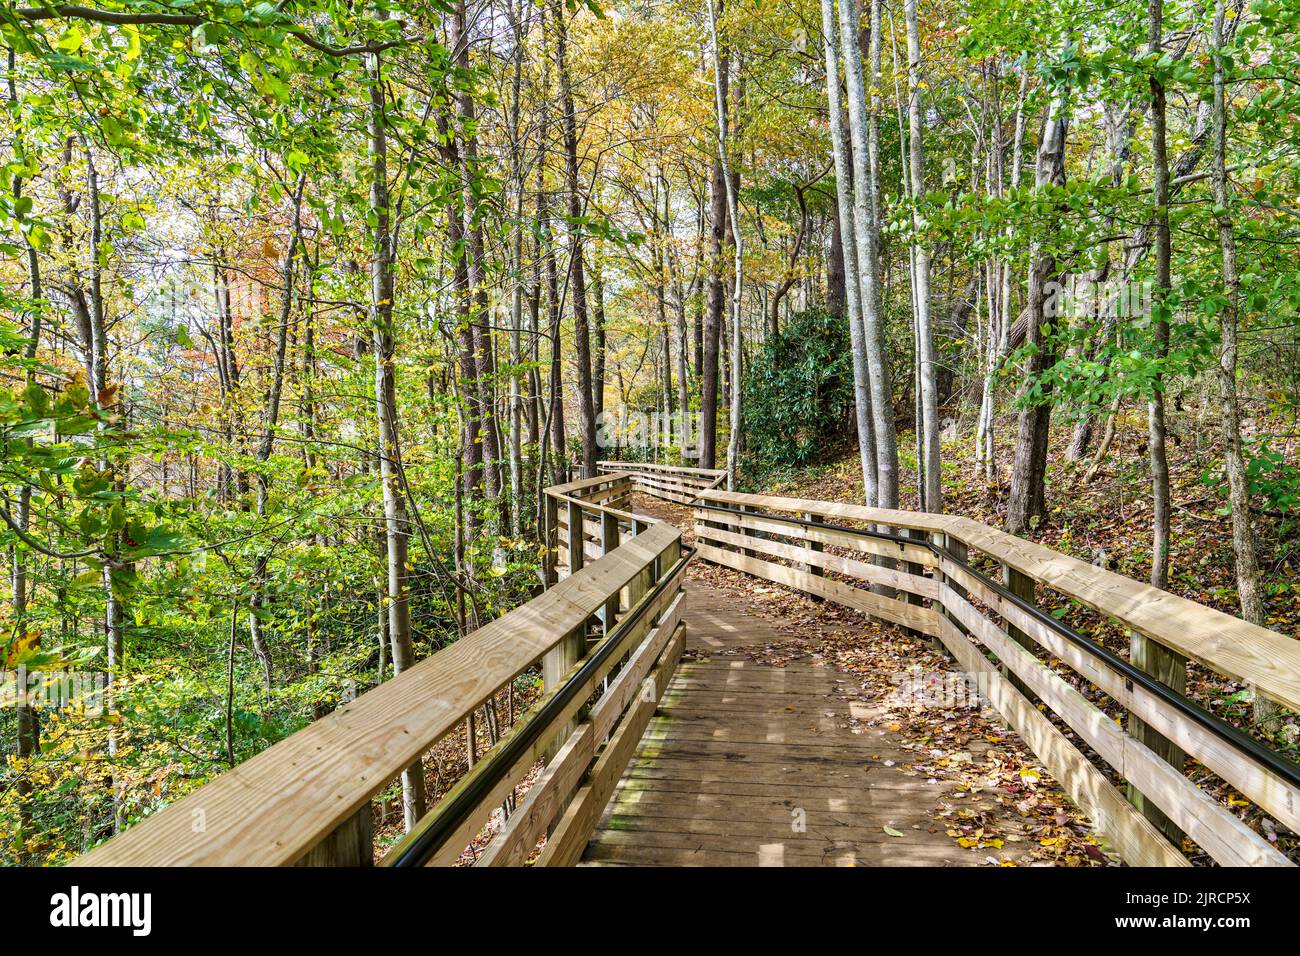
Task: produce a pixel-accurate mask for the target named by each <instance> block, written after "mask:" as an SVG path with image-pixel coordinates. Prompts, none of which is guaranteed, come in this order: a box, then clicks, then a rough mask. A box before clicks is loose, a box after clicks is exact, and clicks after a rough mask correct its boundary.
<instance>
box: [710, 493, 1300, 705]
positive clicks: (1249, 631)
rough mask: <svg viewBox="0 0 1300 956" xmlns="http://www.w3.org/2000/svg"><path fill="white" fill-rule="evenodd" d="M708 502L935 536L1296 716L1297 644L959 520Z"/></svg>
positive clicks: (736, 500) (803, 505)
mask: <svg viewBox="0 0 1300 956" xmlns="http://www.w3.org/2000/svg"><path fill="white" fill-rule="evenodd" d="M700 498H701V499H703V500H704V501H708V502H716V503H722V504H727V505H743V506H745V507H747V508H751V509H755V510H761V509H770V510H773V511H785V512H792V513H796V514H815V515H819V516H821V517H823V518H839V519H844V520H848V521H860V522H865V523H871V524H885V525H890V526H891V527H895V528H905V529H908V530H914V531H922V532H926V533H927V534H929V533H935V532H937V533H940V534H945V535H948V536H950V537H952V538H956V539H958V540H960V541H962V542H963V543H965V544H966V545H967V546H968V547H970V548H976V549H978V550H979V551H981V552H983V553H984V554H986V555H988V556H989V557H991V558H993V559H995V560H997V561H1000V562H1002V563H1004V564H1006V565H1008V566H1010V567H1012V568H1014V569H1016V570H1017V571H1019V572H1020V573H1022V574H1025V575H1027V576H1028V577H1030V578H1033V579H1034V580H1035V581H1038V582H1039V583H1041V584H1044V585H1046V586H1047V587H1050V588H1051V589H1053V590H1054V591H1057V592H1058V593H1060V594H1063V595H1065V596H1066V597H1069V598H1071V599H1073V600H1075V601H1078V602H1079V603H1080V604H1083V605H1086V606H1087V607H1090V608H1092V609H1093V610H1095V611H1098V612H1100V613H1102V614H1105V615H1107V616H1108V617H1111V618H1114V619H1115V620H1116V621H1118V622H1120V623H1121V624H1124V625H1126V626H1128V627H1131V628H1133V629H1134V630H1136V631H1138V632H1140V633H1142V634H1144V635H1146V636H1147V637H1150V638H1152V639H1153V640H1156V641H1158V642H1160V643H1161V644H1164V645H1166V646H1168V647H1171V648H1173V649H1174V650H1176V651H1178V652H1180V653H1182V654H1184V655H1186V656H1188V657H1191V658H1193V659H1195V660H1197V661H1199V662H1200V663H1202V664H1204V665H1205V666H1206V667H1208V668H1210V669H1211V670H1214V671H1217V672H1218V673H1220V674H1223V675H1224V676H1226V677H1229V678H1231V679H1233V680H1237V681H1242V682H1245V683H1249V684H1253V685H1254V686H1255V687H1256V688H1258V690H1259V691H1260V692H1261V693H1263V694H1264V695H1265V696H1266V697H1269V698H1271V699H1273V700H1276V701H1278V702H1280V703H1282V704H1285V705H1286V706H1288V707H1290V708H1291V709H1293V710H1300V641H1296V640H1295V639H1293V638H1289V637H1286V636H1285V635H1282V634H1279V633H1277V632H1276V631H1270V630H1268V629H1267V628H1263V627H1259V626H1258V625H1255V624H1251V623H1249V622H1247V621H1243V620H1242V619H1241V618H1239V617H1234V616H1233V615H1231V614H1225V613H1223V612H1222V611H1216V610H1214V609H1213V608H1209V607H1206V606H1205V605H1203V604H1197V603H1196V602H1195V601H1189V600H1188V599H1186V598H1182V597H1179V596H1178V595H1176V594H1170V593H1169V592H1168V591H1162V590H1160V589H1159V588H1154V587H1152V586H1151V585H1149V584H1144V583H1142V582H1140V581H1135V580H1133V579H1132V578H1127V577H1124V576H1123V575H1121V574H1116V573H1115V572H1113V571H1107V570H1106V569H1104V568H1099V567H1097V566H1095V565H1092V564H1089V563H1088V562H1086V561H1081V560H1079V559H1078V558H1072V557H1070V556H1069V555H1065V554H1061V553H1060V552H1058V551H1053V550H1051V549H1050V548H1046V547H1043V546H1042V545H1040V544H1035V543H1033V542H1032V541H1026V540H1025V539H1023V538H1017V537H1016V536H1014V535H1011V534H1008V533H1006V532H1005V531H1000V530H998V529H996V528H990V527H989V526H988V525H985V524H983V523H981V522H978V521H974V520H972V519H970V518H964V517H960V516H958V515H939V514H928V513H924V512H913V511H894V510H888V509H883V508H869V507H867V506H865V505H851V504H841V503H838V502H828V501H817V500H813V499H807V498H785V497H775V496H772V495H753V494H742V493H739V492H728V491H704V492H701V493H700Z"/></svg>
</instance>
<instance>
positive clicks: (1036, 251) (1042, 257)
mask: <svg viewBox="0 0 1300 956" xmlns="http://www.w3.org/2000/svg"><path fill="white" fill-rule="evenodd" d="M1065 108H1066V107H1065V102H1064V100H1063V99H1062V98H1061V97H1060V96H1059V95H1058V96H1057V97H1055V98H1053V100H1052V103H1051V106H1050V107H1049V108H1048V115H1047V120H1046V122H1045V123H1044V125H1043V133H1042V138H1041V140H1040V141H1039V144H1038V161H1037V171H1036V175H1035V185H1036V187H1037V188H1038V189H1039V190H1043V189H1046V188H1047V187H1049V186H1063V185H1065V138H1066V133H1067V132H1068V129H1069V119H1068V117H1067V116H1066V114H1065ZM1058 279H1059V276H1058V274H1057V265H1056V257H1055V255H1054V254H1053V253H1052V252H1051V251H1050V245H1049V243H1048V242H1044V241H1041V240H1040V241H1036V242H1035V243H1034V245H1033V248H1032V250H1031V253H1030V265H1029V308H1028V312H1029V314H1030V315H1031V316H1032V317H1033V321H1031V322H1030V323H1029V326H1028V336H1029V337H1028V339H1027V341H1028V342H1029V343H1030V346H1031V354H1030V356H1029V359H1028V360H1027V361H1026V363H1025V368H1024V381H1023V383H1022V385H1021V397H1022V398H1023V397H1025V396H1027V395H1028V394H1029V391H1030V389H1032V388H1033V386H1034V384H1035V383H1036V382H1037V381H1038V379H1039V377H1040V376H1041V375H1042V374H1043V372H1044V371H1046V370H1047V369H1048V368H1049V367H1050V366H1051V365H1052V362H1053V359H1052V356H1051V355H1050V353H1049V350H1050V348H1051V344H1052V338H1053V334H1054V317H1055V311H1056V310H1055V308H1054V304H1053V299H1052V296H1051V295H1050V289H1049V285H1050V284H1051V283H1053V282H1056V281H1058ZM1051 415H1052V406H1051V402H1050V399H1049V396H1048V395H1044V396H1043V397H1042V398H1041V399H1040V400H1039V401H1037V402H1035V403H1034V404H1032V405H1026V407H1024V408H1022V409H1021V410H1020V418H1019V422H1018V425H1017V430H1016V446H1015V457H1014V460H1013V462H1012V470H1011V491H1010V494H1009V496H1008V499H1007V530H1009V531H1010V532H1011V533H1012V534H1023V533H1024V532H1025V531H1027V530H1028V529H1029V526H1030V522H1031V520H1032V519H1034V518H1042V517H1043V516H1044V515H1045V514H1046V509H1047V504H1046V492H1045V488H1044V484H1045V481H1046V476H1047V442H1048V432H1049V429H1050V427H1051Z"/></svg>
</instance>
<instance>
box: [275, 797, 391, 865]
mask: <svg viewBox="0 0 1300 956" xmlns="http://www.w3.org/2000/svg"><path fill="white" fill-rule="evenodd" d="M374 863H375V847H374V833H373V820H372V819H371V808H370V804H369V803H367V804H365V805H364V806H363V807H362V808H361V809H360V810H358V811H357V812H356V813H354V814H352V816H350V817H348V818H347V819H346V820H344V821H343V822H342V823H340V824H339V825H338V826H337V827H336V828H335V829H334V830H333V832H331V833H330V834H329V836H327V837H325V839H323V840H321V841H320V842H319V843H317V844H316V845H315V846H314V847H312V848H311V849H310V850H308V851H307V853H306V855H304V856H303V857H302V859H300V860H298V862H297V863H295V864H294V866H363V867H364V866H374Z"/></svg>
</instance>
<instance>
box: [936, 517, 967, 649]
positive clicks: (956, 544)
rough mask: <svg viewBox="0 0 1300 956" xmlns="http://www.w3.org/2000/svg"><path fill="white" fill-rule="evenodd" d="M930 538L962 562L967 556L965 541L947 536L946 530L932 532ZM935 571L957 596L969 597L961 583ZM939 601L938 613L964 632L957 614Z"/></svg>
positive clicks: (964, 629) (940, 579)
mask: <svg viewBox="0 0 1300 956" xmlns="http://www.w3.org/2000/svg"><path fill="white" fill-rule="evenodd" d="M930 540H931V541H933V542H934V543H935V545H937V546H938V547H940V548H943V549H944V550H946V551H947V552H948V553H949V554H951V555H952V556H953V557H954V558H956V559H958V560H959V561H962V562H963V563H964V562H965V561H966V558H967V557H968V556H969V551H968V550H967V548H966V542H965V541H958V540H957V539H956V538H953V537H951V536H949V535H948V534H947V533H946V532H943V531H935V532H932V533H931V535H930ZM935 573H936V574H937V575H938V578H939V581H940V582H941V583H943V584H946V585H947V586H948V587H949V588H951V589H952V590H953V591H956V592H957V595H958V596H959V597H962V598H969V596H970V595H968V594H967V593H966V589H965V588H963V587H962V586H961V585H959V584H958V583H957V582H956V581H954V580H953V579H952V578H950V577H949V576H948V575H946V574H944V573H943V572H942V571H939V570H936V572H935ZM939 603H940V607H939V613H941V614H942V615H943V616H944V617H946V618H947V619H948V620H950V621H952V623H953V624H954V625H955V626H956V627H957V629H958V630H960V631H961V632H962V633H965V632H966V628H965V627H964V626H963V625H962V623H961V622H960V621H959V620H958V619H957V615H955V614H953V613H952V612H951V611H949V610H948V609H947V608H946V607H943V606H942V605H943V602H942V601H940V602H939Z"/></svg>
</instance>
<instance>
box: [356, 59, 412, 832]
mask: <svg viewBox="0 0 1300 956" xmlns="http://www.w3.org/2000/svg"><path fill="white" fill-rule="evenodd" d="M369 74H370V76H369V82H370V116H369V127H370V128H369V134H370V161H371V172H372V177H373V178H372V181H371V184H370V208H371V211H372V212H373V214H374V219H375V226H374V229H373V234H372V236H371V242H372V250H371V265H370V280H371V282H370V324H371V334H372V336H373V339H374V351H375V411H376V416H377V418H378V421H379V476H380V481H381V483H382V485H383V495H384V526H385V542H386V545H387V551H388V587H387V593H386V594H385V599H386V601H387V603H388V632H389V640H390V641H391V642H392V647H393V676H394V677H396V676H397V675H398V674H401V673H402V672H403V671H405V670H407V669H408V668H410V667H411V666H412V665H413V664H414V663H415V651H414V647H413V645H412V642H411V610H410V595H409V573H410V572H409V571H408V552H409V547H410V537H411V528H410V518H409V516H408V514H407V509H406V498H405V496H404V495H403V493H402V482H401V471H400V469H401V467H402V465H401V443H400V434H399V430H398V428H399V426H398V417H397V386H396V371H397V370H396V368H395V367H394V366H395V362H396V330H395V328H394V324H393V318H394V316H393V296H394V294H395V291H396V290H395V286H394V282H393V256H394V249H393V227H392V218H391V209H390V197H389V192H388V137H387V132H386V129H385V123H384V85H383V72H382V65H381V61H380V58H379V54H377V53H375V54H371V57H370V69H369ZM402 805H403V810H404V816H405V823H406V831H407V832H408V833H409V832H410V831H411V830H412V829H414V827H415V825H416V823H418V822H419V820H420V818H421V817H422V816H424V810H425V794H424V767H423V763H422V762H421V761H420V760H417V761H416V762H415V763H414V764H412V765H411V767H410V768H408V769H407V770H405V771H404V772H403V773H402Z"/></svg>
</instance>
